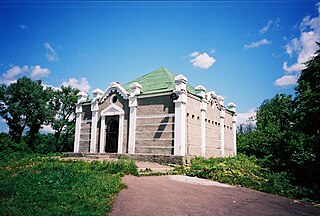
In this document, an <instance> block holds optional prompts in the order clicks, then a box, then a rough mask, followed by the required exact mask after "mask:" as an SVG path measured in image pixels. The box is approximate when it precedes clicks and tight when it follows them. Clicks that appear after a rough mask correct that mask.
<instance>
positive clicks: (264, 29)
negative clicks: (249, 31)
mask: <svg viewBox="0 0 320 216" xmlns="http://www.w3.org/2000/svg"><path fill="white" fill-rule="evenodd" d="M279 23H280V18H279V17H277V18H276V19H270V20H268V22H267V24H266V25H265V26H263V27H262V28H261V29H260V30H259V34H261V35H263V34H265V33H267V32H268V31H269V30H270V29H271V27H272V26H273V29H274V28H278V27H279Z"/></svg>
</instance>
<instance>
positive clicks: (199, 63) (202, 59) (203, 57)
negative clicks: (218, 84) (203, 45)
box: [190, 52, 216, 69]
mask: <svg viewBox="0 0 320 216" xmlns="http://www.w3.org/2000/svg"><path fill="white" fill-rule="evenodd" d="M193 53H195V52H193ZM191 54H192V53H191ZM191 54H190V56H191ZM194 57H195V58H193V59H191V60H190V62H191V63H192V65H193V66H194V67H197V68H201V69H208V68H210V67H211V66H212V65H213V64H214V63H215V62H216V59H215V58H213V57H211V56H209V55H208V53H202V54H199V53H198V55H197V56H194Z"/></svg>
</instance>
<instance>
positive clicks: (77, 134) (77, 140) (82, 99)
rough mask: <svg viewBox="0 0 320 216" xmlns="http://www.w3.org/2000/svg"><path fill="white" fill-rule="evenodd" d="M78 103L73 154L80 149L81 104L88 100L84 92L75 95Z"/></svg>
mask: <svg viewBox="0 0 320 216" xmlns="http://www.w3.org/2000/svg"><path fill="white" fill-rule="evenodd" d="M77 97H78V102H77V106H76V131H75V138H74V148H73V151H74V152H75V153H78V152H79V149H80V132H81V121H82V105H81V103H82V102H85V101H86V100H87V98H88V94H86V93H85V92H79V93H78V94H77Z"/></svg>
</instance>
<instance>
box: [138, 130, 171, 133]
mask: <svg viewBox="0 0 320 216" xmlns="http://www.w3.org/2000/svg"><path fill="white" fill-rule="evenodd" d="M136 133H174V130H169V131H165V130H157V131H155V132H154V131H152V132H149V131H148V132H146V131H136Z"/></svg>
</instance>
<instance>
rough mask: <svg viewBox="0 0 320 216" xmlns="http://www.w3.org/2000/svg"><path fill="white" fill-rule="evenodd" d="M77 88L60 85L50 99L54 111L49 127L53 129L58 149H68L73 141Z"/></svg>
mask: <svg viewBox="0 0 320 216" xmlns="http://www.w3.org/2000/svg"><path fill="white" fill-rule="evenodd" d="M78 92H79V90H78V89H75V88H72V87H71V86H68V87H65V86H62V87H61V89H60V90H58V91H56V92H55V95H54V97H53V99H52V100H51V102H50V103H51V107H52V109H53V111H54V113H55V115H54V116H53V118H52V119H51V121H50V124H51V127H52V128H53V130H55V134H54V136H55V142H56V145H57V146H58V151H63V150H66V151H70V150H71V149H70V146H71V147H72V145H68V144H70V143H72V142H73V139H71V140H70V137H72V138H73V136H74V131H75V120H76V118H75V117H76V116H75V109H76V102H77V93H78Z"/></svg>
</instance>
